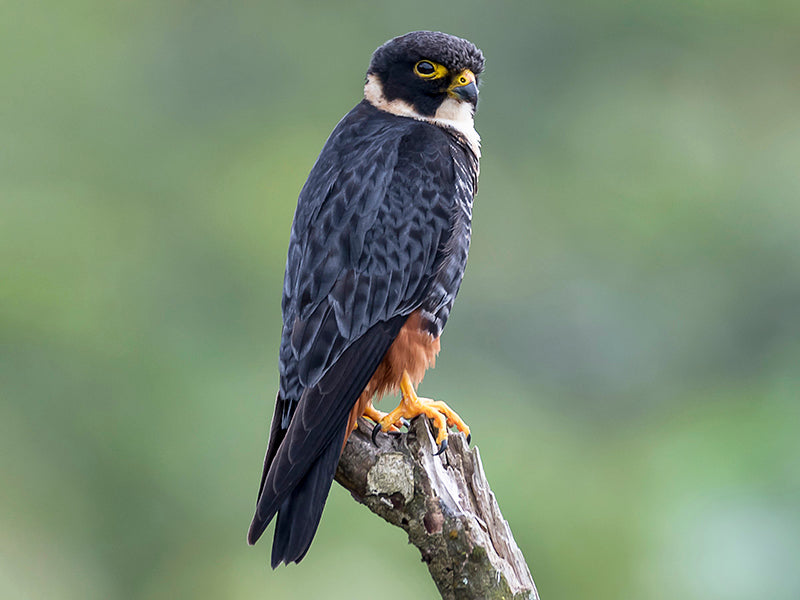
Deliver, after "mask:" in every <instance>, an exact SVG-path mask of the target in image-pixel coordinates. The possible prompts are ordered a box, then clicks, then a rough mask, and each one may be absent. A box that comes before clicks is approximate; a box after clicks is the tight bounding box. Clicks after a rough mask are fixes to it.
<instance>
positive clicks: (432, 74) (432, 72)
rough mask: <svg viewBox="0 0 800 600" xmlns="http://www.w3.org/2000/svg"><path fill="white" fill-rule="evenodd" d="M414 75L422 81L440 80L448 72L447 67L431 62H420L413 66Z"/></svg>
mask: <svg viewBox="0 0 800 600" xmlns="http://www.w3.org/2000/svg"><path fill="white" fill-rule="evenodd" d="M414 73H416V74H417V75H418V76H420V77H422V78H423V79H441V78H442V77H446V76H447V74H448V73H449V71H448V70H447V67H445V66H443V65H440V64H439V63H435V62H433V61H432V60H421V61H419V62H417V64H415V65H414Z"/></svg>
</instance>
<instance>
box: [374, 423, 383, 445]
mask: <svg viewBox="0 0 800 600" xmlns="http://www.w3.org/2000/svg"><path fill="white" fill-rule="evenodd" d="M380 430H381V424H380V423H378V424H376V425H375V427H373V428H372V443H373V444H375V445H376V446H377V445H378V440H377V437H378V432H379V431H380Z"/></svg>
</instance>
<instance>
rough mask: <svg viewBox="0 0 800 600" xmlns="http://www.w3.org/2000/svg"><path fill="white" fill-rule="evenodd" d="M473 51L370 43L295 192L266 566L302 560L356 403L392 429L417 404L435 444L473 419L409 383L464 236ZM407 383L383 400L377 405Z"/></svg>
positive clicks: (267, 476) (460, 270)
mask: <svg viewBox="0 0 800 600" xmlns="http://www.w3.org/2000/svg"><path fill="white" fill-rule="evenodd" d="M483 66H484V58H483V54H482V52H481V51H480V50H479V49H478V48H477V47H475V45H473V44H472V43H471V42H469V41H467V40H465V39H461V38H458V37H455V36H452V35H448V34H445V33H440V32H432V31H416V32H412V33H408V34H406V35H402V36H399V37H396V38H394V39H391V40H389V41H388V42H386V43H385V44H383V45H382V46H380V47H379V48H378V49H377V50H376V51H375V52H374V54H373V55H372V59H371V61H370V64H369V68H368V70H367V76H366V83H365V86H364V98H363V100H361V102H359V103H358V104H357V105H356V106H355V108H353V109H352V110H351V111H350V112H349V113H348V114H347V115H345V117H344V118H343V119H342V120H341V121H340V122H339V124H338V125H337V126H336V128H335V129H334V130H333V133H331V135H330V137H329V138H328V140H327V142H326V143H325V145H324V147H323V149H322V152H321V153H320V155H319V157H318V158H317V161H316V163H315V164H314V166H313V168H312V169H311V173H310V174H309V176H308V179H307V181H306V183H305V185H304V186H303V188H302V190H301V192H300V196H299V199H298V202H297V209H296V211H295V215H294V221H293V223H292V229H291V236H290V240H289V252H288V258H287V261H286V275H285V278H284V284H283V298H282V303H281V309H282V313H283V329H282V334H281V342H280V352H279V364H280V387H279V391H278V395H277V400H276V403H275V412H274V415H273V417H272V425H271V427H270V433H269V442H268V446H267V453H266V457H265V459H264V471H263V475H262V478H261V485H260V487H259V493H258V500H257V502H256V512H255V516H254V517H253V522H252V524H251V525H250V531H249V533H248V538H247V539H248V542H249V543H250V544H255V543H256V541H257V540H258V539H259V537H260V536H261V535H262V534H263V533H264V530H265V529H266V527H267V525H268V524H269V523H270V521H272V519H273V518H274V517H275V515H276V514H277V521H276V525H275V534H274V538H273V544H272V561H271V563H272V567H273V568H275V567H276V566H277V565H279V564H280V563H281V562H284V563H286V564H288V563H290V562H292V561H294V562H300V560H301V559H302V558H303V557H304V556H305V554H306V552H307V551H308V548H309V546H310V545H311V541H312V539H313V537H314V534H315V533H316V530H317V526H318V525H319V521H320V518H321V516H322V510H323V508H324V506H325V501H326V499H327V496H328V492H329V491H330V487H331V483H332V482H333V477H334V474H335V472H336V466H337V464H338V462H339V457H340V455H341V452H342V449H343V447H344V444H345V442H346V441H347V438H348V436H349V435H350V432H351V431H352V430H353V429H354V428H355V426H356V420H357V419H358V417H359V416H361V415H364V416H366V417H368V418H369V419H371V420H373V421H375V422H376V425H375V430H374V431H373V438H374V435H375V434H376V433H378V432H379V431H381V430H382V431H397V430H398V429H399V428H400V427H401V426H402V425H403V424H404V423H407V421H406V420H407V419H411V418H413V417H415V416H418V415H426V416H427V417H428V418H430V419H432V420H433V423H434V425H435V427H436V429H437V437H436V443H437V444H438V445H439V448H440V450H439V451H440V452H441V451H442V450H444V448H445V447H446V444H447V435H448V427H456V428H457V429H458V430H460V431H462V432H464V433H465V434H467V435H469V428H468V427H467V425H466V424H465V423H464V422H463V421H462V420H461V418H460V417H459V416H458V415H457V414H456V413H454V412H453V411H452V410H451V409H450V408H449V407H448V406H447V405H446V404H444V403H443V402H437V401H433V400H429V399H427V398H420V397H418V396H417V394H416V392H415V387H416V386H417V385H418V384H419V383H420V381H422V378H423V375H424V373H425V370H426V369H427V368H428V367H431V366H433V364H434V361H435V358H436V355H437V354H438V352H439V336H440V334H441V333H442V329H443V328H444V326H445V323H446V322H447V318H448V316H449V315H450V309H451V308H452V306H453V301H454V300H455V297H456V294H457V292H458V289H459V286H460V285H461V279H462V277H463V275H464V268H465V266H466V262H467V252H468V250H469V242H470V235H471V227H472V225H471V221H472V200H473V196H474V195H475V192H476V189H477V185H478V160H479V158H480V138H479V136H478V134H477V132H476V131H475V128H474V124H473V115H474V113H475V108H476V106H477V103H478V82H479V78H480V75H481V72H482V71H483ZM397 392H399V393H400V395H401V402H400V405H399V406H398V407H397V408H396V409H395V410H393V411H391V412H390V413H388V414H385V413H381V412H379V411H377V410H376V409H375V408H374V407H373V406H372V401H373V398H375V399H377V398H380V397H381V396H383V395H384V394H386V393H397Z"/></svg>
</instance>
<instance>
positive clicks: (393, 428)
mask: <svg viewBox="0 0 800 600" xmlns="http://www.w3.org/2000/svg"><path fill="white" fill-rule="evenodd" d="M364 416H365V417H367V418H368V419H369V420H370V421H374V422H375V423H380V422H381V421H382V420H383V419H384V418H385V417H386V413H385V412H381V411H379V410H378V409H377V408H375V407H374V406H373V405H372V400H370V401H369V402H367V407H366V408H365V409H364ZM407 424H408V422H407V421H406V422H405V423H403V422H402V420H400V421H397V422H395V423H391V425H389V428H388V429H386V430H385V431H390V432H392V433H395V432H398V431H400V428H401V427H403V426H404V425H407ZM356 427H358V425H356Z"/></svg>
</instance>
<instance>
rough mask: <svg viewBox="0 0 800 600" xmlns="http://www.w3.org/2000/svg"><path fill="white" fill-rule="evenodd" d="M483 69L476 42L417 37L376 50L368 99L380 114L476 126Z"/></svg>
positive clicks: (422, 34)
mask: <svg viewBox="0 0 800 600" xmlns="http://www.w3.org/2000/svg"><path fill="white" fill-rule="evenodd" d="M483 64H484V59H483V53H482V52H481V51H480V50H479V49H478V48H477V47H476V46H475V45H474V44H473V43H472V42H469V41H467V40H465V39H462V38H459V37H456V36H453V35H448V34H446V33H440V32H436V31H414V32H412V33H407V34H405V35H401V36H400V37H396V38H394V39H391V40H389V41H388V42H386V43H385V44H383V45H382V46H381V47H379V48H378V49H377V50H375V53H374V54H373V55H372V61H370V65H369V69H368V70H367V84H366V86H365V88H364V95H365V97H366V99H367V100H368V101H369V102H371V103H372V104H373V105H375V106H377V107H378V108H380V109H382V110H386V111H388V112H392V113H395V114H399V115H402V116H411V117H418V118H420V117H421V118H427V119H431V120H440V119H443V120H448V121H454V120H456V121H457V120H461V119H463V118H467V117H468V118H469V119H470V120H471V119H472V115H473V113H474V111H475V107H476V106H477V104H478V78H479V77H480V74H481V72H482V71H483Z"/></svg>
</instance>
